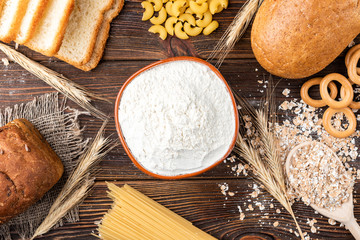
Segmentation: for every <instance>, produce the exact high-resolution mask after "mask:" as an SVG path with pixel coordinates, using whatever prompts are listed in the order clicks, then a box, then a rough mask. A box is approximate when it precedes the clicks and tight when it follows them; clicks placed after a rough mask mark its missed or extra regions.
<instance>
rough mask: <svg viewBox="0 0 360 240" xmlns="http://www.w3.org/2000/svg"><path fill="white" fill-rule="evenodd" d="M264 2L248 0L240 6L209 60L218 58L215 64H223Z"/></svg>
mask: <svg viewBox="0 0 360 240" xmlns="http://www.w3.org/2000/svg"><path fill="white" fill-rule="evenodd" d="M262 2H263V0H248V1H247V2H246V3H245V4H244V5H243V6H242V7H241V8H240V10H239V12H238V13H237V14H236V16H235V18H234V20H233V21H232V23H231V24H230V26H229V27H228V28H227V29H226V31H225V33H224V35H223V36H222V37H221V38H220V40H219V42H218V43H217V44H216V46H215V48H214V50H213V51H212V52H211V54H210V56H209V58H208V61H210V60H212V59H215V58H218V60H217V62H216V64H215V66H216V67H217V68H219V67H220V66H221V64H222V63H223V61H224V59H225V58H226V56H227V55H228V54H229V52H230V51H231V50H232V49H233V48H234V46H235V43H236V42H237V41H238V40H239V39H240V38H241V37H242V36H243V35H244V33H245V31H246V29H247V28H248V26H249V24H250V22H251V20H252V19H253V17H254V15H255V13H256V11H257V10H258V8H259V7H260V5H261V3H262Z"/></svg>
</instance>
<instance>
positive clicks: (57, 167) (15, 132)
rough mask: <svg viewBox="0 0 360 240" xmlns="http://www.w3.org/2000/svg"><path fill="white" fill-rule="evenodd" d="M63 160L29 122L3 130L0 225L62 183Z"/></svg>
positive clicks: (0, 140) (21, 121)
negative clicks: (58, 182) (60, 180)
mask: <svg viewBox="0 0 360 240" xmlns="http://www.w3.org/2000/svg"><path fill="white" fill-rule="evenodd" d="M63 171H64V167H63V165H62V162H61V160H60V159H59V157H58V156H57V155H56V153H55V152H54V151H53V150H52V149H51V147H50V145H49V144H48V143H47V142H46V140H45V139H44V138H43V136H42V135H41V134H40V133H39V131H38V130H37V129H36V128H35V127H34V126H33V125H32V124H31V123H30V122H29V121H28V120H26V119H17V120H14V121H12V122H10V123H8V124H7V125H5V126H4V127H1V128H0V224H2V223H5V222H7V221H8V220H10V219H11V218H12V217H14V216H16V215H18V214H20V213H21V212H24V211H25V210H26V209H27V208H28V207H29V206H31V205H32V204H34V203H35V202H37V201H38V200H39V199H40V198H41V197H42V196H43V195H44V194H45V193H46V192H47V191H49V190H50V189H51V188H52V187H53V186H54V185H55V183H56V182H57V181H58V180H59V179H60V177H61V176H62V174H63Z"/></svg>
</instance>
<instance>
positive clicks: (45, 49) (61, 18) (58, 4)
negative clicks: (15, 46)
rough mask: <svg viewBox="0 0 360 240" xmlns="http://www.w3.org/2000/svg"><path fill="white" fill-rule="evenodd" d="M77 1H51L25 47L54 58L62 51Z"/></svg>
mask: <svg viewBox="0 0 360 240" xmlns="http://www.w3.org/2000/svg"><path fill="white" fill-rule="evenodd" d="M74 1H75V0H50V1H49V2H48V3H47V6H46V8H45V11H44V13H43V15H42V17H41V19H40V21H39V23H38V24H37V26H36V28H35V32H34V35H33V36H32V37H31V38H30V40H29V41H27V42H26V43H25V46H27V47H29V48H31V49H33V50H35V51H37V52H40V53H42V54H44V55H46V56H49V57H51V56H54V55H55V54H56V53H57V52H58V51H59V49H60V46H61V42H62V40H63V38H64V33H65V29H66V26H67V24H68V22H69V18H70V14H71V12H72V10H73V7H74Z"/></svg>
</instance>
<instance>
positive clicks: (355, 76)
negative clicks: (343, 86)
mask: <svg viewBox="0 0 360 240" xmlns="http://www.w3.org/2000/svg"><path fill="white" fill-rule="evenodd" d="M359 58H360V49H358V50H356V51H355V52H354V53H353V54H352V55H351V57H350V61H349V65H348V66H347V70H348V75H349V78H350V80H351V81H353V82H354V83H356V84H359V85H360V75H359V73H358V68H357V64H358V62H359Z"/></svg>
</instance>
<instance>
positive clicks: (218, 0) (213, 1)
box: [209, 0, 229, 14]
mask: <svg viewBox="0 0 360 240" xmlns="http://www.w3.org/2000/svg"><path fill="white" fill-rule="evenodd" d="M228 4H229V1H228V0H210V3H209V10H210V12H211V14H215V13H219V12H221V11H222V10H223V9H224V8H225V9H226V8H227V7H228Z"/></svg>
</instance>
